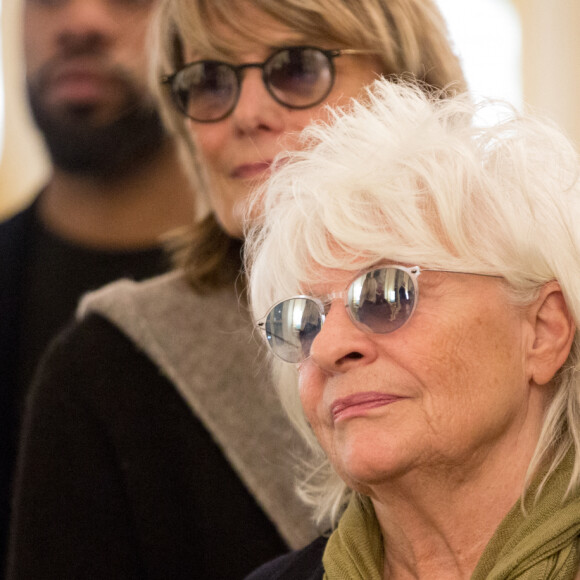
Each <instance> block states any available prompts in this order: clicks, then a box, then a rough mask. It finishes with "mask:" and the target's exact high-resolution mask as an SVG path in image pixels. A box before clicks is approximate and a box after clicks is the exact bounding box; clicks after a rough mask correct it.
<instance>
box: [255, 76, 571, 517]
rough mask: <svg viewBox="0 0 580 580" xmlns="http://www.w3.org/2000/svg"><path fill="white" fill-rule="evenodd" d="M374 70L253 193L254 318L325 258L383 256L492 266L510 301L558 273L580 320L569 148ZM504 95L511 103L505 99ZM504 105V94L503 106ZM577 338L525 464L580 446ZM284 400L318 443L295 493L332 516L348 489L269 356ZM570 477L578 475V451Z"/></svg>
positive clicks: (537, 126) (544, 130)
mask: <svg viewBox="0 0 580 580" xmlns="http://www.w3.org/2000/svg"><path fill="white" fill-rule="evenodd" d="M441 97H442V95H441V94H433V93H431V94H429V93H426V92H425V91H424V88H421V87H417V86H414V85H410V84H407V83H405V82H402V81H401V82H400V83H393V82H388V81H386V80H379V81H377V82H376V83H374V85H372V86H371V87H370V88H369V89H368V91H367V93H366V95H365V97H364V99H362V100H360V101H358V102H355V101H353V103H352V106H350V107H349V108H348V109H344V110H338V111H336V112H335V113H334V116H333V120H332V122H331V123H330V124H327V125H325V124H317V125H314V126H312V127H310V128H308V129H307V130H306V131H305V132H304V134H303V148H302V149H301V150H300V151H297V152H293V153H287V154H286V156H285V158H284V162H283V163H280V164H279V167H278V169H277V170H276V171H275V172H274V174H273V176H272V178H271V179H270V181H269V183H268V184H267V185H266V187H265V188H264V189H263V190H262V191H260V192H258V194H257V196H256V198H255V206H254V208H253V211H254V213H255V212H256V207H260V208H261V210H262V213H263V216H261V217H260V220H259V222H260V226H259V227H254V228H253V229H252V230H251V231H249V232H248V236H247V245H246V256H247V267H248V272H249V273H250V296H251V302H252V310H253V314H254V317H255V318H256V319H260V318H261V317H263V316H264V315H265V313H266V312H267V310H268V309H269V308H270V307H271V306H272V305H273V304H274V303H275V302H276V301H278V300H280V299H282V298H286V297H288V296H292V295H295V294H299V293H301V292H303V291H305V289H306V288H307V287H308V285H310V284H314V283H317V282H320V281H321V280H320V279H318V278H319V277H320V275H321V272H322V271H323V269H325V268H337V269H340V270H352V271H353V272H355V271H359V270H361V269H363V268H366V267H371V266H372V265H374V264H376V263H377V262H379V261H381V260H385V259H388V260H392V261H396V262H401V263H411V264H417V265H419V266H424V267H430V268H441V269H447V270H455V271H466V272H469V271H472V272H479V273H491V274H500V275H501V276H503V277H504V278H505V279H506V280H507V282H508V285H509V287H510V289H511V291H510V295H511V296H512V297H513V299H514V300H517V301H518V303H526V302H529V301H531V300H533V299H534V297H535V296H537V292H538V290H539V288H540V287H541V286H542V285H543V284H544V283H546V282H548V281H550V280H557V281H558V282H559V284H560V286H561V288H562V291H563V294H564V297H565V300H566V303H567V306H568V308H569V311H570V313H571V315H572V317H573V319H574V322H575V323H576V327H577V328H579V327H580V181H579V159H578V155H577V153H576V151H575V150H574V147H573V146H572V145H571V144H570V142H569V141H568V140H567V139H566V137H565V136H564V135H563V134H562V133H561V132H560V131H559V130H558V129H557V128H555V127H554V126H553V125H552V124H551V123H550V122H548V121H546V120H541V119H538V118H535V117H533V116H530V115H526V114H519V113H517V112H516V111H515V110H512V109H509V118H507V119H505V120H502V121H501V122H499V123H498V124H496V125H494V126H492V127H481V126H477V125H476V124H475V123H474V122H473V120H474V118H475V117H476V115H477V113H478V110H479V108H480V106H479V105H476V104H474V103H473V102H472V101H471V100H470V98H469V97H468V96H466V95H465V94H463V95H458V96H455V97H452V98H441ZM504 106H505V107H508V106H507V105H504ZM508 108H509V107H508ZM579 342H580V340H579V337H578V331H577V332H576V335H575V337H574V342H573V345H572V350H571V353H570V355H569V357H568V360H567V361H566V364H565V365H564V366H563V367H562V369H560V371H559V373H558V375H557V377H556V378H555V379H554V382H555V386H556V387H557V388H556V393H557V394H556V395H555V397H554V399H553V401H552V402H551V404H550V407H549V409H548V412H547V415H546V418H545V424H544V429H543V432H542V434H541V437H540V441H539V443H538V446H537V450H536V454H535V456H534V459H533V461H532V464H531V466H530V471H529V474H528V481H529V478H530V477H531V475H532V474H533V473H535V472H536V470H537V469H538V468H539V466H540V465H543V464H545V463H546V462H551V469H555V467H556V465H557V464H558V463H559V461H560V460H561V458H562V457H563V455H564V454H565V453H566V451H567V450H568V449H569V448H570V447H571V446H574V447H575V448H576V453H577V454H578V450H579V449H580V384H579V383H580V372H579V371H580V344H579ZM275 365H276V375H277V377H278V380H277V383H278V386H279V390H280V395H281V397H282V399H283V402H284V404H285V406H286V408H287V410H288V412H289V414H290V416H291V418H292V419H293V420H294V422H295V424H296V425H297V427H298V429H299V430H300V432H301V433H302V434H303V435H304V437H305V438H306V439H307V440H308V441H309V442H310V444H311V445H312V447H313V449H315V450H317V451H318V455H317V457H318V458H319V462H318V464H317V465H316V466H314V470H313V471H312V473H310V474H309V475H307V476H305V482H304V485H303V486H302V492H303V494H304V495H305V496H307V497H309V498H310V500H311V501H312V503H313V504H314V505H315V506H318V507H317V509H318V516H319V517H320V519H322V518H323V517H330V519H331V520H335V519H336V517H337V515H338V513H339V512H340V509H341V507H342V506H343V505H344V502H345V500H346V498H347V497H348V494H349V490H348V489H347V488H346V486H345V485H344V484H342V483H341V482H340V481H339V480H338V476H337V475H336V473H335V472H334V471H333V470H332V468H331V466H330V465H329V464H328V462H327V461H326V459H325V457H324V454H323V453H322V451H321V450H320V448H319V447H318V444H317V442H316V440H315V438H314V435H313V433H312V431H311V429H310V428H309V426H308V424H307V422H306V419H305V417H304V415H303V413H302V410H301V406H300V401H299V398H298V392H297V388H296V385H297V372H296V369H295V367H294V366H293V365H289V364H286V363H280V362H276V363H275ZM579 463H580V462H578V461H576V467H575V469H574V474H573V477H572V481H571V487H575V486H577V485H578V484H579V482H580V474H579V470H578V464H579Z"/></svg>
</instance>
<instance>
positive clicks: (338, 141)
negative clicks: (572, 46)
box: [247, 81, 580, 580]
mask: <svg viewBox="0 0 580 580" xmlns="http://www.w3.org/2000/svg"><path fill="white" fill-rule="evenodd" d="M477 111H478V107H477V106H476V105H474V104H472V103H471V102H470V101H469V99H468V98H467V97H465V96H459V97H457V98H452V99H439V98H437V95H431V96H426V95H425V93H424V92H423V91H421V90H419V89H417V88H414V87H412V86H407V85H405V84H399V85H397V84H393V83H389V82H386V81H377V82H376V83H375V85H374V87H373V88H372V89H371V90H370V91H369V93H368V95H367V97H366V100H364V101H359V102H358V103H355V104H354V106H353V108H352V109H349V110H347V111H346V110H345V111H339V112H337V113H336V115H335V118H334V120H333V122H332V123H331V124H329V125H318V126H316V127H314V128H311V129H310V130H308V132H307V134H306V136H305V139H306V140H307V142H306V145H307V146H306V148H305V150H303V151H301V152H297V153H293V154H290V155H289V156H288V157H287V158H285V160H284V164H283V165H282V167H281V168H280V170H279V171H278V172H276V173H275V174H274V176H273V178H272V179H271V181H270V183H269V184H268V187H267V188H266V189H265V190H264V191H263V192H261V196H260V197H259V198H258V199H259V201H258V202H257V203H258V204H259V207H261V208H262V209H263V210H264V211H263V213H264V216H265V217H264V221H263V224H262V227H261V228H260V229H255V230H254V231H252V232H251V233H250V235H249V241H248V246H247V248H248V256H247V258H248V269H249V272H250V287H251V298H252V308H253V313H254V316H255V318H256V320H257V321H258V323H259V324H260V326H261V328H262V329H263V330H264V331H265V332H264V335H265V338H266V340H267V342H268V344H269V346H270V347H271V351H272V352H273V354H274V355H275V356H276V359H281V361H282V362H280V361H279V360H277V363H276V371H277V376H278V379H279V380H278V383H279V386H280V394H281V396H282V398H283V400H284V402H285V405H286V407H287V409H288V411H289V412H290V414H291V416H292V417H293V418H294V420H295V422H296V423H297V425H298V427H299V428H300V429H301V431H302V433H303V434H304V436H305V437H306V438H307V439H308V440H309V442H310V443H311V445H312V446H313V447H315V448H318V449H319V450H320V454H319V457H320V462H319V464H317V465H314V466H311V467H313V469H312V471H311V472H310V473H309V474H308V475H307V477H306V478H305V481H304V484H303V486H302V488H301V493H302V494H303V496H304V497H306V498H308V499H309V500H310V501H311V502H312V503H313V504H314V505H316V506H318V515H319V517H320V518H321V519H324V518H329V519H330V522H331V523H333V525H334V529H333V531H332V533H331V534H330V536H329V537H328V538H327V537H325V538H320V539H319V540H317V541H315V542H314V543H313V544H311V545H310V546H308V547H307V548H305V549H303V550H301V551H298V552H294V553H292V554H290V555H286V556H283V557H281V558H279V559H278V560H275V561H273V562H270V563H268V564H266V565H265V566H262V568H260V569H259V570H258V571H256V572H254V574H253V575H252V576H251V578H252V579H253V580H257V579H261V578H268V579H273V578H279V579H282V578H284V579H286V578H288V579H290V578H292V580H296V579H300V578H304V579H313V580H314V579H316V578H323V577H324V578H325V579H329V580H332V579H335V578H340V579H345V578H349V579H364V580H374V579H380V578H388V579H390V580H392V579H406V578H421V579H422V578H428V579H434V578H437V579H439V578H445V579H456V578H457V579H459V578H462V579H463V578H472V579H474V580H479V579H483V578H489V579H508V578H510V579H512V578H514V579H515V578H518V579H526V580H538V579H540V578H541V579H548V578H550V579H562V580H565V579H568V578H570V579H573V578H575V577H577V573H578V568H579V565H580V551H579V543H578V540H579V535H580V489H579V484H580V464H579V453H580V449H579V448H580V339H579V337H578V333H577V331H576V328H577V326H578V324H579V322H580V228H579V224H580V181H579V162H578V156H577V154H576V153H575V151H574V148H573V147H572V146H571V145H570V143H569V142H568V141H567V140H566V138H565V137H564V136H563V135H562V134H561V133H560V132H559V131H558V130H557V129H555V128H553V127H552V126H551V125H550V124H549V123H548V122H545V121H541V120H537V119H534V118H532V117H529V116H526V115H519V114H517V113H515V112H513V114H511V116H510V117H509V118H508V119H506V120H503V121H501V122H500V123H498V124H497V125H495V126H493V127H487V128H481V127H478V125H477V124H476V123H474V122H473V119H474V117H475V116H476V114H477ZM254 211H256V210H254ZM371 282H372V283H371ZM368 288H373V289H374V290H373V291H374V293H375V294H374V295H373V296H372V297H369V296H368Z"/></svg>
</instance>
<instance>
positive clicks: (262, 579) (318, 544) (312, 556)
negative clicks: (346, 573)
mask: <svg viewBox="0 0 580 580" xmlns="http://www.w3.org/2000/svg"><path fill="white" fill-rule="evenodd" d="M327 542H328V538H327V537H320V538H317V539H316V540H314V542H312V543H310V544H308V546H306V547H305V548H302V549H301V550H295V551H294V552H290V553H289V554H285V555H283V556H280V557H278V558H276V559H275V560H272V561H270V562H267V563H266V564H264V565H262V566H260V567H259V568H258V569H257V570H255V571H254V572H253V573H252V574H250V575H249V576H248V577H247V578H246V580H322V578H323V576H324V566H323V565H322V556H323V554H324V549H325V548H326V543H327Z"/></svg>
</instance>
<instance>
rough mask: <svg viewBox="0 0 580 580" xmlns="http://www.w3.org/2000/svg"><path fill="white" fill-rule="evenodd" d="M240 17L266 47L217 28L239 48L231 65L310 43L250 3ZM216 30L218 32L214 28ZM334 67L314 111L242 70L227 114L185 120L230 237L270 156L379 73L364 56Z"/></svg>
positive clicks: (250, 71) (346, 58)
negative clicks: (274, 93) (292, 104)
mask: <svg viewBox="0 0 580 580" xmlns="http://www.w3.org/2000/svg"><path fill="white" fill-rule="evenodd" d="M245 18H247V19H248V20H249V21H250V22H252V25H253V26H254V27H255V28H256V29H257V30H267V31H268V37H269V40H268V43H267V44H257V43H252V44H250V43H249V42H248V41H244V40H242V39H241V38H238V39H236V38H235V35H234V33H233V32H232V31H231V30H230V29H228V28H226V27H225V26H223V27H222V29H223V34H224V37H227V38H229V39H233V40H237V42H238V44H240V45H242V44H243V46H245V50H242V51H240V53H239V54H238V55H237V58H236V60H235V62H232V63H231V64H244V63H249V62H254V63H255V62H263V61H264V60H266V59H267V58H268V57H269V56H270V55H271V54H272V53H273V52H275V51H276V50H277V49H278V48H280V47H284V46H299V45H308V44H312V43H311V42H309V40H308V38H305V37H304V36H303V35H300V34H298V33H296V32H295V31H293V30H291V29H290V28H287V27H286V26H283V25H281V24H280V23H278V22H276V21H275V20H273V19H272V18H270V17H269V16H267V15H265V14H263V13H261V12H259V11H257V10H256V9H255V8H253V7H251V6H250V5H248V8H247V11H246V13H245ZM216 27H217V30H218V31H219V28H220V25H216ZM319 48H331V49H332V48H337V47H335V46H324V47H319ZM349 48H358V47H349ZM186 56H187V60H188V61H194V60H197V59H200V58H211V57H212V55H200V54H197V53H195V52H193V51H191V50H190V51H187V54H186ZM334 64H335V68H336V78H335V83H334V86H333V89H332V91H331V92H330V94H329V95H328V97H327V98H326V99H325V101H323V102H322V103H321V104H319V105H316V106H315V107H312V108H309V109H302V110H295V109H289V108H287V107H284V106H283V105H281V104H279V103H277V102H276V101H275V100H274V99H273V98H272V97H271V95H270V94H269V93H268V91H267V90H266V87H265V86H264V83H263V81H262V76H261V71H260V70H259V69H256V68H251V69H247V70H246V71H245V72H244V75H243V82H242V87H241V93H240V98H239V101H238V103H237V106H236V107H235V109H234V111H233V112H232V114H231V115H229V116H228V117H227V118H225V119H223V120H222V121H218V122H217V123H198V122H195V121H191V120H190V121H188V122H189V129H190V131H191V133H192V135H193V137H194V139H195V141H196V143H197V146H198V149H199V151H200V152H201V154H202V158H203V161H204V163H205V167H206V168H207V172H208V175H209V182H210V183H209V185H210V195H211V203H212V206H213V209H214V212H215V214H216V216H217V218H218V221H219V222H220V224H221V225H222V226H223V228H224V229H225V230H226V231H227V232H228V233H229V234H230V235H232V236H240V235H241V233H242V217H243V213H244V210H245V202H246V200H247V198H248V194H249V193H250V191H251V190H252V189H253V187H255V186H256V185H258V184H260V183H261V182H262V181H264V180H265V179H266V178H267V177H268V175H269V173H270V166H271V164H272V161H273V160H274V158H275V157H276V155H277V154H278V153H280V152H281V151H284V150H292V149H295V148H296V146H297V135H298V133H299V132H300V131H301V130H302V129H304V127H306V126H307V125H308V124H309V123H310V122H311V121H314V120H317V119H321V118H326V112H325V111H324V107H325V106H326V105H340V104H345V103H347V102H348V101H349V100H350V99H351V98H352V97H355V96H357V95H358V94H359V92H360V90H361V88H362V87H363V86H365V85H367V84H369V83H371V82H372V81H373V80H374V79H375V78H376V76H377V71H379V70H380V69H379V65H378V61H377V60H376V58H374V57H369V56H361V55H357V56H353V55H349V56H347V55H343V56H340V57H339V58H336V59H335V60H334Z"/></svg>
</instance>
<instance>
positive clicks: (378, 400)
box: [330, 391, 404, 423]
mask: <svg viewBox="0 0 580 580" xmlns="http://www.w3.org/2000/svg"><path fill="white" fill-rule="evenodd" d="M403 398H404V397H398V396H396V395H391V394H387V393H378V392H375V391H368V392H365V393H356V394H354V395H350V396H348V397H344V398H342V399H337V400H336V401H334V403H332V405H331V406H330V412H331V413H332V418H333V420H334V422H335V423H337V422H339V421H342V420H344V419H351V418H353V417H360V416H362V415H365V414H366V412H367V411H369V410H370V409H375V408H377V407H384V406H385V405H390V404H391V403H395V402H397V401H400V400H401V399H403Z"/></svg>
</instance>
